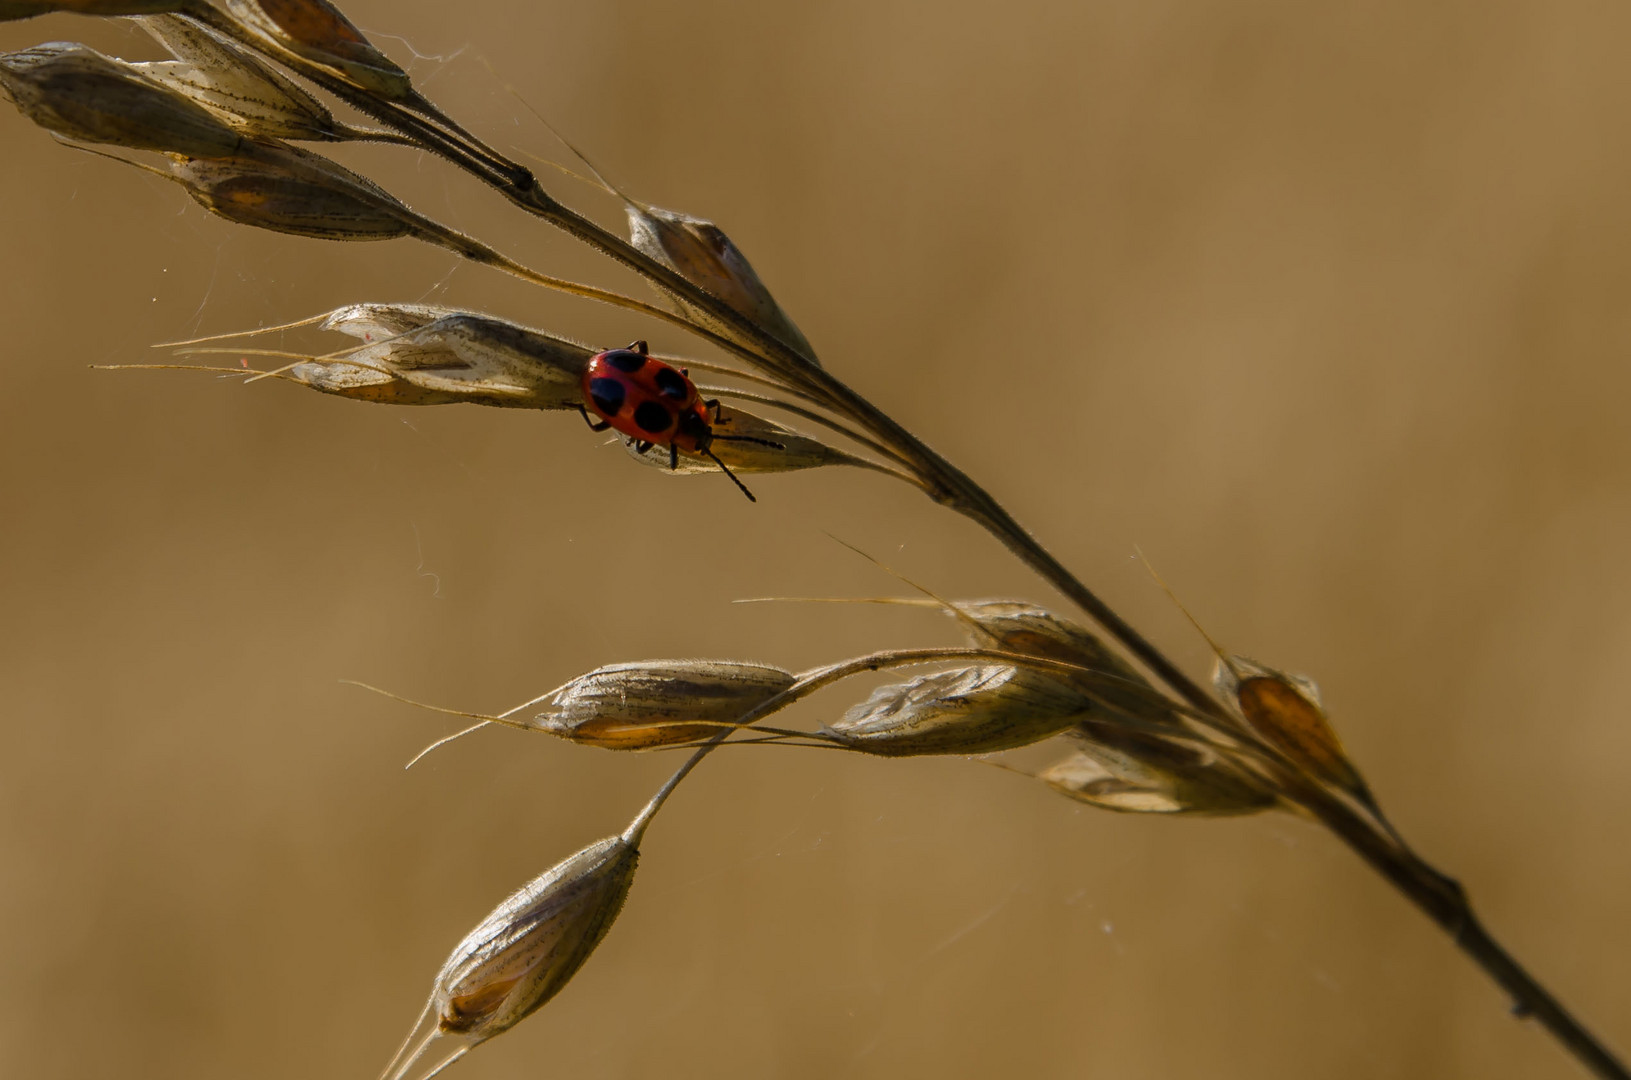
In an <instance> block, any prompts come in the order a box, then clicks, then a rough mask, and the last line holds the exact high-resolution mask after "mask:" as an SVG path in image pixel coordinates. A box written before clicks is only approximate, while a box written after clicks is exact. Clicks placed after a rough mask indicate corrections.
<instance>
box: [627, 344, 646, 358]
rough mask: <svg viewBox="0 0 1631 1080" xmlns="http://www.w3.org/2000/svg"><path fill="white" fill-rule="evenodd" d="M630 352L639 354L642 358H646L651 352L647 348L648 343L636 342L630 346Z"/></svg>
mask: <svg viewBox="0 0 1631 1080" xmlns="http://www.w3.org/2000/svg"><path fill="white" fill-rule="evenodd" d="M629 351H630V352H637V353H639V354H640V355H641V356H645V355H646V353H648V352H649V351H650V350H649V349H647V348H646V343H645V342H644V341H635V342H631V343H630V344H629Z"/></svg>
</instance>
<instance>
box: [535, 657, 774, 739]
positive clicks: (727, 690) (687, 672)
mask: <svg viewBox="0 0 1631 1080" xmlns="http://www.w3.org/2000/svg"><path fill="white" fill-rule="evenodd" d="M794 682H795V678H794V676H793V674H792V673H791V672H789V671H783V670H782V669H781V668H778V667H769V666H767V665H764V664H746V663H740V662H738V661H734V660H646V661H641V662H638V663H632V664H611V665H609V666H607V667H602V668H596V669H595V670H594V671H591V672H589V673H588V674H585V675H580V676H578V677H577V678H576V679H573V680H572V681H571V682H569V683H567V684H566V685H565V686H563V687H561V688H560V689H559V690H556V691H555V692H554V693H553V694H551V695H550V698H549V709H548V711H546V712H542V713H539V714H538V715H537V716H535V717H533V718H532V719H531V720H530V721H528V723H527V726H528V727H533V728H537V729H538V730H540V731H547V732H549V733H550V734H551V735H559V736H560V737H561V738H563V739H570V740H572V741H573V742H576V743H583V744H585V745H587V746H599V747H602V748H604V749H607V750H646V749H650V748H652V747H658V746H671V745H674V744H676V743H687V742H695V741H696V740H698V739H705V738H708V737H709V736H711V735H717V734H719V733H720V731H721V730H722V729H723V728H724V727H728V726H729V725H731V724H734V723H735V722H736V721H737V719H738V718H740V717H741V716H742V715H743V714H744V713H746V712H748V711H749V710H751V709H754V708H756V707H758V706H760V705H763V704H764V703H765V702H767V701H769V700H770V699H771V698H773V697H775V696H776V695H778V694H780V693H782V692H783V691H784V690H786V689H787V688H788V687H790V686H792V685H793V683H794Z"/></svg>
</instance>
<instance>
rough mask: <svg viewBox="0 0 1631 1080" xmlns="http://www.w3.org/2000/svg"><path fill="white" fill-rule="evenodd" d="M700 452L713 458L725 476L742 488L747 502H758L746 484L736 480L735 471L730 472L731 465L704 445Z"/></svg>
mask: <svg viewBox="0 0 1631 1080" xmlns="http://www.w3.org/2000/svg"><path fill="white" fill-rule="evenodd" d="M715 437H716V438H717V436H715ZM702 452H703V453H704V454H707V455H708V456H709V457H711V458H713V460H714V464H715V465H718V466H719V469H720V471H721V472H723V473H724V474H725V475H726V476H728V477H730V478H731V482H732V483H734V484H735V485H736V486H737V487H739V488H741V489H742V494H744V495H746V496H747V497H748V502H758V501H759V500H758V499H755V498H754V497H753V492H751V491H749V490H748V486H747V485H746V484H744V483H742V481H740V480H738V479H737V478H736V474H735V473H733V472H731V467H730V466H729V465H727V464H725V463H724V462H723V461H720V460H719V455H718V454H715V453H714V452H713V451H712V450H710V449H708V448H706V447H704V448H703V450H702Z"/></svg>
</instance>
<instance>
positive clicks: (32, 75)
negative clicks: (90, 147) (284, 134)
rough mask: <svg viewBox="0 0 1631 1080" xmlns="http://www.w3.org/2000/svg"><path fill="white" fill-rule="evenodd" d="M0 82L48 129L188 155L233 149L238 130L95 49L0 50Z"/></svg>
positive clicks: (220, 154)
mask: <svg viewBox="0 0 1631 1080" xmlns="http://www.w3.org/2000/svg"><path fill="white" fill-rule="evenodd" d="M0 90H3V91H4V92H5V94H6V96H7V97H9V98H10V99H11V100H12V101H13V102H14V103H15V104H16V106H17V108H18V109H19V110H20V111H21V112H22V113H23V115H24V116H27V117H28V118H29V119H30V120H32V121H34V122H35V123H36V124H38V125H40V126H41V127H43V128H45V129H46V130H48V131H53V132H55V133H56V134H58V135H61V136H63V137H64V138H68V139H75V140H78V141H80V142H92V143H110V144H112V145H115V146H123V147H128V148H130V149H132V150H157V151H161V152H164V153H171V154H185V155H187V156H189V157H195V158H224V157H227V156H230V155H232V154H235V153H237V152H239V151H240V150H241V149H242V147H243V145H244V139H243V136H242V135H241V134H240V133H239V132H238V131H237V130H235V129H234V128H233V127H232V126H231V125H230V124H227V123H225V122H223V121H221V120H220V119H218V118H217V117H216V116H215V114H214V113H212V112H210V111H209V110H208V109H206V108H204V107H203V106H201V105H198V104H196V103H194V102H193V101H190V100H189V99H188V98H187V97H186V96H184V95H183V94H180V93H178V92H177V91H175V90H173V89H171V88H170V87H167V86H164V85H163V84H161V83H159V82H157V81H156V80H154V79H151V78H149V77H148V76H146V75H144V74H142V73H141V72H140V71H139V70H137V68H136V67H135V65H132V64H127V63H125V62H124V61H122V60H115V59H113V58H111V57H107V56H103V55H102V54H101V53H99V52H97V51H96V50H95V49H92V48H89V47H87V46H84V45H79V44H75V43H73V42H66V41H56V42H51V43H49V44H46V45H39V46H36V47H34V48H32V49H24V50H23V51H21V52H14V53H6V54H5V55H3V56H0Z"/></svg>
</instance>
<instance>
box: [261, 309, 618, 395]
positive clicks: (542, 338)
mask: <svg viewBox="0 0 1631 1080" xmlns="http://www.w3.org/2000/svg"><path fill="white" fill-rule="evenodd" d="M323 326H324V328H325V329H331V330H340V331H342V332H344V333H349V334H351V335H352V336H354V337H360V338H362V339H363V340H364V341H367V342H370V344H366V345H363V346H362V347H360V348H358V349H355V350H353V351H351V352H348V353H346V354H344V355H341V356H334V357H316V358H313V359H311V360H307V361H305V362H303V363H300V364H296V365H295V366H293V367H292V368H290V369H289V373H290V375H291V376H292V377H293V378H295V379H297V380H299V381H300V382H303V383H305V384H306V385H308V386H310V387H312V388H313V389H316V390H321V391H323V392H324V393H328V394H337V395H340V396H341V397H350V398H358V399H361V400H364V401H374V402H382V403H388V404H392V405H449V404H457V403H468V404H472V405H495V406H500V407H505V408H516V409H576V408H577V407H578V403H579V402H580V401H581V400H582V388H581V378H582V375H583V369H584V367H585V366H587V364H588V362H589V357H590V356H592V355H593V353H594V350H593V349H590V348H589V347H588V346H585V345H579V344H577V343H576V342H573V341H567V340H565V339H564V338H558V337H554V336H552V335H550V334H545V333H542V332H540V331H537V330H529V329H527V328H526V327H524V326H518V325H516V324H515V323H511V322H506V321H504V320H503V319H495V318H492V317H490V316H487V315H477V314H474V313H471V312H463V311H447V310H445V309H437V308H431V307H427V306H422V305H408V304H399V305H384V304H368V305H364V304H354V305H352V306H351V307H348V308H342V309H340V310H339V311H336V312H334V313H333V314H331V315H330V316H329V317H328V319H327V320H325V321H324V324H323Z"/></svg>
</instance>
